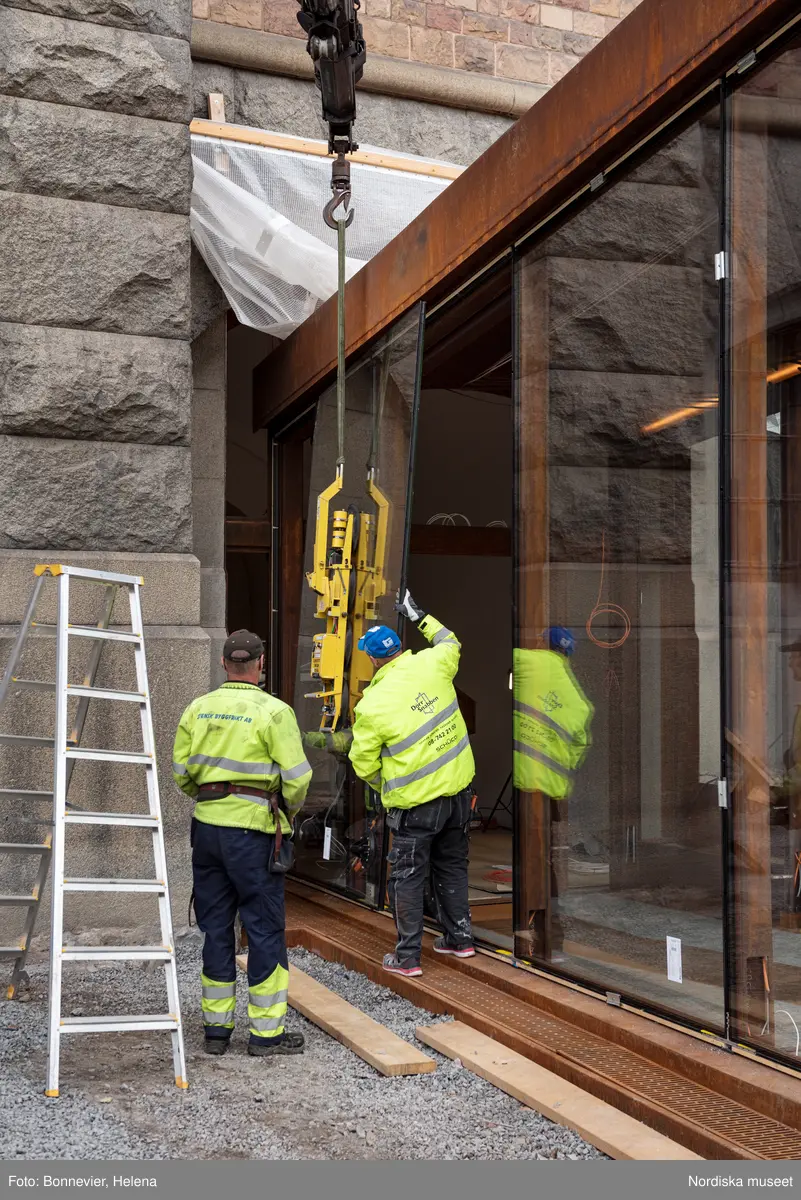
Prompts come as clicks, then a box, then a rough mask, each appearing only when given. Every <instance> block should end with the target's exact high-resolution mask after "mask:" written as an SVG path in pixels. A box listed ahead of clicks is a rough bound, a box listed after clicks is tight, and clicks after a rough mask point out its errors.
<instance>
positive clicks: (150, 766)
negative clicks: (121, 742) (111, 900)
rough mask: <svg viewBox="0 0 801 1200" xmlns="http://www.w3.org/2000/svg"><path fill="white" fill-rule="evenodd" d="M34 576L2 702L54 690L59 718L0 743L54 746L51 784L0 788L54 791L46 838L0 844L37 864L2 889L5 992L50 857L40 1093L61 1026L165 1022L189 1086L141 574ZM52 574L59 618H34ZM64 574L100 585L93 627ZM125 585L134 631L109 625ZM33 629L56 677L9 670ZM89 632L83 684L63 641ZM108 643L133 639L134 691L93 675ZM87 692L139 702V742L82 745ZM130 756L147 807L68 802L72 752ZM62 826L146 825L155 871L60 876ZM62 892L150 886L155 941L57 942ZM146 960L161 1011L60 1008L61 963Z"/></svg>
mask: <svg viewBox="0 0 801 1200" xmlns="http://www.w3.org/2000/svg"><path fill="white" fill-rule="evenodd" d="M34 574H35V576H36V580H35V583H34V588H33V592H32V594H31V598H30V601H29V603H28V607H27V609H26V612H25V616H24V618H23V621H22V625H21V626H20V630H19V634H18V637H17V640H16V642H15V645H14V648H13V649H12V651H11V656H10V659H9V662H8V664H7V666H6V670H5V673H4V676H3V679H2V681H1V682H0V706H2V703H3V701H4V699H5V697H6V695H7V693H8V690H9V688H10V687H11V686H12V685H13V686H14V688H15V689H16V688H32V689H38V690H48V691H53V692H55V698H56V719H55V736H54V737H53V738H38V737H37V738H34V737H29V736H27V735H25V736H23V735H14V734H0V745H2V744H4V743H8V742H12V743H19V744H21V745H24V746H49V747H51V748H52V749H53V790H52V793H46V792H45V793H42V792H25V791H23V790H20V789H10V788H6V789H0V795H4V796H6V797H9V798H15V797H16V798H19V799H26V798H29V797H36V798H37V799H41V798H43V797H44V798H48V799H49V798H52V804H53V818H52V831H51V836H50V837H48V838H46V839H45V841H44V842H42V843H39V844H35V843H30V844H28V843H25V844H15V843H2V844H0V852H6V853H21V854H32V853H35V852H36V853H39V855H40V864H39V869H38V873H37V877H36V882H35V884H34V887H33V890H32V892H31V894H30V895H28V896H16V897H0V904H1V903H20V904H25V905H26V906H27V907H28V914H27V919H26V923H25V931H24V935H23V938H22V940H21V942H20V944H19V946H17V947H2V948H0V957H6V958H9V957H11V958H13V959H14V970H13V975H12V982H11V986H10V987H9V997H10V996H12V995H13V994H14V993H15V991H16V989H17V987H18V986H19V983H20V981H21V980H22V979H23V978H24V977H25V976H24V968H25V962H26V959H27V955H28V950H29V948H30V942H31V938H32V935H33V930H34V927H35V923H36V915H37V912H38V908H39V904H40V901H41V895H42V889H43V887H44V883H45V879H46V877H47V871H48V867H49V864H50V860H51V858H52V861H53V882H52V890H51V927H50V994H49V1020H48V1028H49V1033H48V1064H47V1088H46V1091H45V1095H47V1096H57V1095H58V1079H59V1057H60V1048H61V1036H62V1035H63V1034H64V1033H80V1032H82V1033H109V1032H117V1031H132V1032H133V1031H144V1030H165V1031H169V1032H170V1034H171V1036H172V1051H173V1064H174V1073H175V1082H176V1084H177V1085H178V1087H180V1088H186V1087H187V1086H188V1084H187V1081H186V1065H185V1056H184V1043H183V1027H182V1024H181V1011H180V1000H179V993H178V974H177V968H176V962H175V947H174V940H173V932H172V916H171V912H170V899H169V890H168V886H167V863H166V854H165V848H164V829H163V824H162V817H161V804H160V799H159V787H158V775H157V771H156V757H155V742H154V736H153V719H152V711H151V704H150V690H149V687H148V679H147V665H146V661H145V644H144V628H143V623H142V610H141V599H140V593H139V589H140V587H141V585H142V582H143V581H142V579H141V577H139V576H135V575H118V574H114V573H111V572H107V571H92V570H87V569H84V568H81V567H71V566H62V565H58V564H44V565H40V566H38V567H36V569H35V571H34ZM48 577H52V578H54V579H55V581H56V584H57V588H58V617H57V622H56V625H55V626H53V625H42V624H41V623H38V622H36V621H35V620H34V616H35V613H36V607H37V603H38V601H39V598H40V593H41V590H42V585H43V583H44V581H45V579H46V578H48ZM71 579H80V580H91V581H94V582H97V583H101V584H104V585H105V600H104V604H103V611H102V615H101V618H100V621H99V622H98V623H97V625H95V626H85V625H74V624H72V623H71V622H70V620H69V604H70V581H71ZM120 589H123V590H124V591H126V592H127V596H128V603H129V609H130V626H131V631H130V632H126V631H120V630H115V629H111V628H110V624H111V616H112V612H113V608H114V600H115V598H116V595H117V592H118V591H119V590H120ZM38 629H42V630H55V634H56V678H55V681H54V682H48V681H43V680H42V681H40V680H27V679H20V678H18V677H17V676H16V675H15V674H14V672H15V670H16V668H17V665H18V663H19V661H20V659H21V657H22V653H23V650H24V648H25V644H26V642H27V639H28V636H29V635H30V634H31V633H33V632H35V631H36V630H38ZM75 637H78V638H89V639H92V640H94V641H95V642H96V645H95V646H94V647H93V648H92V651H91V654H90V660H89V667H88V670H87V672H86V674H85V677H84V679H83V682H82V683H81V684H71V683H70V682H69V663H70V643H71V639H72V638H75ZM109 642H117V643H126V644H130V645H132V646H133V650H134V665H135V670H136V691H115V690H112V689H109V688H102V687H97V686H96V684H95V677H96V674H97V669H98V666H99V664H100V659H101V655H102V652H103V648H104V646H105V645H106V644H108V643H109ZM73 697H77V699H78V705H77V709H76V716H75V721H74V724H73V726H72V729H71V731H70V733H69V735H68V733H67V727H68V701H69V700H70V699H71V698H73ZM90 700H106V701H121V702H124V703H129V704H136V705H137V706H138V708H139V714H140V723H141V731H142V750H141V751H114V750H100V749H89V748H87V747H84V746H82V745H81V737H82V734H83V730H84V726H85V723H86V716H87V712H88V706H89V702H90ZM81 760H83V761H89V762H114V763H135V764H137V765H140V766H143V767H144V768H145V772H146V781H147V796H148V812H147V813H141V814H139V813H115V812H95V811H78V810H77V809H75V808H74V807H73V806H72V805H70V804H68V802H67V792H68V789H69V785H70V781H71V778H72V773H73V770H74V766H75V763H76V762H78V761H81ZM69 825H105V826H116V827H118V828H140V829H149V830H150V832H151V834H152V837H153V860H154V866H155V870H154V878H152V879H111V878H99V879H85V878H66V877H65V875H64V861H65V840H66V828H67V826H69ZM65 892H117V893H119V892H125V893H150V894H153V895H156V896H157V897H158V903H159V918H160V925H161V944H160V945H158V946H97V947H89V946H65V945H64V944H63V910H64V893H65ZM74 961H90V962H106V963H108V962H114V961H128V962H130V961H145V962H161V963H163V964H164V972H165V983H166V989H167V1004H168V1009H169V1011H168V1012H167V1013H157V1014H153V1015H130V1016H115V1015H110V1016H105V1015H103V1016H93V1017H83V1016H81V1017H63V1016H62V1015H61V971H62V964H63V963H64V962H74Z"/></svg>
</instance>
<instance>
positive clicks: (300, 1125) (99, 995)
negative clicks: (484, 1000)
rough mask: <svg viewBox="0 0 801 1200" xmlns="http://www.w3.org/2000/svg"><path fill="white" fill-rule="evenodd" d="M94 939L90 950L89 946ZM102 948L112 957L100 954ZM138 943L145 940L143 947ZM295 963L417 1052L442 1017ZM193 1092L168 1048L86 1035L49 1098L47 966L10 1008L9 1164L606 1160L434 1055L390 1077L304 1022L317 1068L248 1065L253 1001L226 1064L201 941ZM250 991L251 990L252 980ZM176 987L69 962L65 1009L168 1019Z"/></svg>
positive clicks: (6, 1054)
mask: <svg viewBox="0 0 801 1200" xmlns="http://www.w3.org/2000/svg"><path fill="white" fill-rule="evenodd" d="M81 940H82V941H83V940H84V938H81ZM94 944H98V943H97V941H95V943H94ZM128 944H131V943H128ZM290 958H291V961H292V962H294V963H295V964H296V965H297V966H299V967H301V968H302V969H303V970H304V971H306V972H307V973H308V974H310V975H313V976H314V978H315V979H318V980H320V982H321V983H324V984H325V985H326V986H327V987H329V988H331V989H332V991H335V992H338V993H339V994H340V995H344V996H345V997H346V998H347V999H348V1000H349V1001H350V1002H351V1003H353V1004H355V1005H356V1006H357V1007H358V1008H360V1009H362V1010H363V1011H364V1012H366V1013H368V1014H369V1015H370V1016H372V1017H374V1018H375V1019H376V1020H378V1021H380V1022H381V1023H382V1024H384V1025H386V1026H387V1027H388V1028H389V1029H392V1030H393V1031H394V1032H395V1033H397V1034H398V1035H399V1036H400V1037H402V1038H404V1039H405V1040H406V1041H409V1042H412V1041H414V1029H415V1026H416V1025H418V1024H421V1023H422V1024H430V1023H431V1022H433V1021H436V1020H442V1019H443V1018H438V1017H434V1016H432V1015H431V1013H428V1012H425V1011H423V1010H422V1009H419V1008H415V1007H414V1006H413V1005H412V1004H410V1003H409V1002H408V1001H406V1000H403V999H401V998H400V997H399V996H397V995H396V994H395V993H394V992H392V991H391V990H389V989H388V988H384V987H380V986H378V985H377V984H374V983H371V982H370V981H369V980H368V979H366V978H365V977H364V976H362V975H359V974H356V973H355V972H353V971H348V970H347V969H346V968H345V967H342V966H340V965H338V964H335V963H328V962H325V961H324V960H323V959H321V958H318V957H317V956H316V955H313V954H310V953H308V952H307V951H305V950H293V951H291V952H290ZM178 966H179V974H180V981H181V993H182V997H183V1005H184V1015H185V1020H186V1025H185V1036H186V1042H187V1046H186V1049H187V1056H188V1067H187V1069H188V1075H189V1082H190V1087H189V1090H188V1091H186V1092H182V1091H179V1090H178V1089H177V1088H176V1087H175V1086H174V1085H173V1083H172V1065H171V1055H170V1046H169V1038H168V1036H167V1035H164V1034H158V1033H152V1034H148V1033H144V1034H138V1035H137V1034H105V1035H94V1034H85V1035H83V1036H82V1037H80V1038H78V1037H72V1038H67V1039H64V1041H63V1043H62V1047H63V1049H62V1063H61V1096H60V1097H59V1098H58V1099H50V1100H48V1099H46V1098H45V1097H44V1095H43V1094H42V1089H43V1080H44V1075H45V1065H46V1055H47V1031H46V1022H47V1005H46V993H47V967H46V964H45V963H44V962H37V963H31V965H30V972H29V973H30V975H31V993H30V999H29V1000H28V1001H27V1002H26V1003H19V1002H14V1001H11V1002H9V1001H3V1002H2V1003H0V1112H2V1114H3V1132H2V1139H1V1140H2V1156H3V1158H4V1159H20V1158H25V1159H37V1158H64V1159H83V1158H96V1159H107V1158H114V1159H160V1158H190V1159H198V1158H213V1159H216V1158H254V1159H259V1158H262V1159H306V1158H312V1159H315V1158H316V1159H402V1160H405V1159H497V1158H504V1159H551V1158H558V1159H579V1158H580V1159H583V1158H602V1157H603V1155H601V1154H600V1153H599V1152H598V1151H597V1150H595V1149H593V1147H591V1146H588V1145H587V1144H586V1143H585V1142H583V1141H582V1140H581V1138H579V1137H578V1136H577V1135H576V1134H574V1133H571V1132H570V1131H569V1130H566V1129H562V1128H560V1127H559V1126H557V1125H553V1124H552V1123H551V1122H550V1121H548V1120H546V1119H545V1118H544V1117H541V1116H539V1115H538V1114H537V1113H535V1112H533V1111H532V1110H530V1109H527V1108H525V1107H524V1106H523V1105H521V1104H519V1103H518V1102H517V1101H516V1100H514V1099H512V1097H510V1096H507V1095H505V1094H504V1093H503V1092H500V1091H498V1090H497V1089H496V1088H494V1087H493V1086H492V1085H491V1084H489V1083H486V1082H485V1081H484V1080H482V1079H479V1078H478V1077H477V1076H475V1075H473V1074H471V1073H470V1072H469V1071H467V1070H466V1069H464V1068H463V1067H462V1066H461V1064H459V1063H458V1062H451V1061H450V1060H449V1059H447V1058H444V1057H442V1056H441V1055H439V1054H437V1053H436V1052H435V1051H433V1050H429V1051H427V1052H428V1053H430V1054H432V1055H433V1056H434V1057H435V1058H436V1060H437V1070H436V1071H434V1072H432V1073H431V1074H429V1075H416V1076H405V1077H404V1076H400V1077H392V1078H384V1077H383V1076H381V1075H379V1074H378V1073H377V1072H375V1071H374V1070H373V1069H372V1068H371V1067H369V1066H367V1064H366V1063H363V1062H362V1060H361V1059H359V1058H357V1057H356V1055H354V1054H353V1053H352V1052H351V1051H349V1050H346V1049H345V1047H344V1046H342V1045H340V1044H339V1042H336V1041H334V1040H333V1038H330V1037H328V1036H327V1035H326V1034H324V1033H323V1032H322V1031H321V1030H319V1029H317V1027H316V1026H314V1025H312V1024H310V1023H309V1022H307V1021H305V1020H304V1019H303V1018H302V1017H300V1016H299V1015H298V1014H297V1013H293V1012H290V1020H289V1022H288V1025H289V1027H291V1028H293V1029H298V1030H300V1031H301V1032H302V1033H304V1034H305V1036H306V1042H307V1048H306V1053H305V1055H303V1056H298V1057H296V1058H285V1059H278V1060H269V1059H268V1060H265V1061H259V1060H257V1059H252V1058H249V1057H248V1056H247V1054H246V1053H245V1046H246V1042H247V1033H246V1029H247V1014H246V1005H247V989H246V987H242V986H240V987H239V989H238V991H239V997H238V1009H237V1032H236V1034H235V1035H234V1038H235V1040H234V1043H233V1045H232V1047H231V1048H230V1049H229V1051H228V1053H227V1054H226V1055H225V1056H224V1057H223V1058H210V1057H209V1056H208V1055H205V1054H204V1053H203V1034H202V1026H201V1024H200V1021H199V1020H198V1017H197V1006H198V1004H199V990H200V989H199V969H200V943H199V940H198V938H197V936H195V935H194V933H193V934H192V935H190V936H189V937H185V938H184V939H183V940H182V941H181V942H180V944H179V951H178ZM241 982H242V983H244V980H243V979H241ZM164 1007H165V1004H164V992H163V976H162V975H161V972H160V969H159V972H158V974H157V973H155V972H153V971H146V970H143V969H142V968H141V967H140V966H136V965H134V964H127V965H125V964H119V965H118V966H117V967H116V968H113V967H106V966H101V967H94V964H78V963H75V964H65V969H64V1004H63V1011H64V1012H69V1013H71V1014H73V1015H76V1016H77V1015H84V1016H88V1015H90V1014H91V1013H94V1012H113V1011H117V1012H132V1011H136V1012H159V1011H163V1010H164Z"/></svg>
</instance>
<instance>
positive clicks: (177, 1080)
mask: <svg viewBox="0 0 801 1200" xmlns="http://www.w3.org/2000/svg"><path fill="white" fill-rule="evenodd" d="M175 1086H176V1087H179V1088H188V1087H189V1084H188V1083H187V1081H186V1080H185V1079H182V1078H181V1076H180V1075H176V1076H175Z"/></svg>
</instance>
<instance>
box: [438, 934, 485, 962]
mask: <svg viewBox="0 0 801 1200" xmlns="http://www.w3.org/2000/svg"><path fill="white" fill-rule="evenodd" d="M431 949H432V950H433V951H434V953H435V954H454V955H455V956H456V957H457V958H475V955H476V950H475V946H471V945H469V943H465V945H463V946H452V945H451V944H450V942H449V941H448V940H447V938H444V937H438V938H437V939H436V941H435V942H434V945H433V946H432V947H431Z"/></svg>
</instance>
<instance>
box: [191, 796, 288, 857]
mask: <svg viewBox="0 0 801 1200" xmlns="http://www.w3.org/2000/svg"><path fill="white" fill-rule="evenodd" d="M226 796H258V798H259V799H260V800H263V799H264V798H265V797H267V799H268V802H269V805H270V808H271V809H272V812H273V817H274V818H275V845H274V847H273V852H272V855H271V856H270V862H269V864H268V870H269V871H270V873H271V874H273V875H286V873H287V871H291V869H292V867H293V866H294V865H295V847H294V846H293V844H292V838H291V837H289V838H287V839H286V840H285V839H284V832H283V830H282V829H281V817H280V816H279V813H281V812H283V814H284V816H285V817H286V819H287V821H289V814H288V813H287V811H286V809H285V808H284V806H283V804H279V802H278V796H277V794H276V793H275V792H271V791H269V790H268V789H267V788H263V787H262V788H258V787H250V786H249V785H247V784H240V783H232V782H231V781H230V780H225V781H224V782H222V783H204V784H203V785H202V786H201V787H200V788H199V789H198V793H197V796H196V797H195V799H196V800H224V799H225V797H226ZM289 824H290V825H291V824H292V822H291V821H289Z"/></svg>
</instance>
